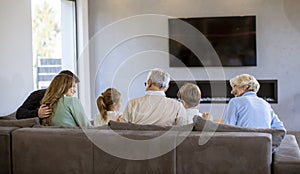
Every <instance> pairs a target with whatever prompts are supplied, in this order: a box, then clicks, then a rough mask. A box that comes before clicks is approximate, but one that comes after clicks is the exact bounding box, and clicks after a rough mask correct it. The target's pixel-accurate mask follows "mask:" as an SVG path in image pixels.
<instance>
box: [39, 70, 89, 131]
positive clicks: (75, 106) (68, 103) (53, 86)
mask: <svg viewBox="0 0 300 174" xmlns="http://www.w3.org/2000/svg"><path fill="white" fill-rule="evenodd" d="M75 93H76V83H75V78H74V76H71V75H67V74H59V75H57V76H55V77H54V79H53V80H52V81H51V83H50V86H49V87H48V89H47V90H46V93H45V95H44V98H43V99H42V101H41V105H43V104H45V105H47V106H48V107H49V108H50V109H51V110H52V115H51V116H50V117H48V118H44V119H43V120H42V124H43V125H50V126H79V127H90V126H91V124H90V122H89V120H88V119H87V117H86V115H85V113H84V109H83V106H82V104H81V103H80V101H79V100H78V99H77V98H75V97H73V95H74V94H75Z"/></svg>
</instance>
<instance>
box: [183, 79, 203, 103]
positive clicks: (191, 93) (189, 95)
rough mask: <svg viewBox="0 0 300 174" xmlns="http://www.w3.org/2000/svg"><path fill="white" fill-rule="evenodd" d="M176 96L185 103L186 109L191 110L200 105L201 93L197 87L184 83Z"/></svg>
mask: <svg viewBox="0 0 300 174" xmlns="http://www.w3.org/2000/svg"><path fill="white" fill-rule="evenodd" d="M177 96H178V98H180V99H181V100H183V101H184V102H185V103H186V105H187V107H188V108H191V107H195V106H198V104H199V103H200V100H201V91H200V88H199V87H198V86H197V85H195V84H193V83H186V84H184V85H183V86H182V87H181V88H180V89H179V91H178V93H177Z"/></svg>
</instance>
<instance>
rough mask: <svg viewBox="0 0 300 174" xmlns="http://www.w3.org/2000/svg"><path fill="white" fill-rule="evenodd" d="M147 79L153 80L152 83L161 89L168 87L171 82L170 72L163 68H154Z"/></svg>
mask: <svg viewBox="0 0 300 174" xmlns="http://www.w3.org/2000/svg"><path fill="white" fill-rule="evenodd" d="M147 80H151V82H152V84H153V85H155V86H157V87H159V88H160V89H164V88H168V87H169V82H170V74H169V73H167V72H165V71H163V70H161V69H158V68H156V69H152V70H151V71H150V72H149V74H148V78H147Z"/></svg>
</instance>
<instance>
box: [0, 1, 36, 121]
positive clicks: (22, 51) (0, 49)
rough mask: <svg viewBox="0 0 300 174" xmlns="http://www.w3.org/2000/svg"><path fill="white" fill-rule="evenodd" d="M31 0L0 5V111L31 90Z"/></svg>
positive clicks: (16, 103)
mask: <svg viewBox="0 0 300 174" xmlns="http://www.w3.org/2000/svg"><path fill="white" fill-rule="evenodd" d="M30 9H31V7H30V0H10V1H6V0H2V1H1V5H0V21H1V28H0V38H1V39H0V60H1V64H0V81H1V85H0V96H1V99H0V103H1V104H0V115H6V114H10V113H11V112H14V111H15V110H16V108H17V107H18V106H19V105H21V103H22V102H23V100H25V98H26V97H27V95H28V94H29V92H30V91H32V90H33V74H32V39H31V14H30V13H31V12H30Z"/></svg>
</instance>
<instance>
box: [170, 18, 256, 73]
mask: <svg viewBox="0 0 300 174" xmlns="http://www.w3.org/2000/svg"><path fill="white" fill-rule="evenodd" d="M168 23H169V53H170V67H206V66H212V67H217V66H223V67H239V66H256V62H257V61H256V18H255V16H227V17H201V18H170V19H169V20H168Z"/></svg>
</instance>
